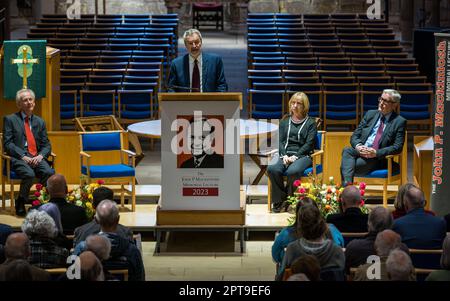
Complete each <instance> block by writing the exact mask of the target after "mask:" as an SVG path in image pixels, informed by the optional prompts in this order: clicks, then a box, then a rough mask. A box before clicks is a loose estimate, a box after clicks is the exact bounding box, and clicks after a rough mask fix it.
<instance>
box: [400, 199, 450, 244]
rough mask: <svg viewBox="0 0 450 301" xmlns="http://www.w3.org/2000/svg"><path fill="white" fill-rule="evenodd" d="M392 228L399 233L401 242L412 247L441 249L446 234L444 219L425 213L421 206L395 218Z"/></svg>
mask: <svg viewBox="0 0 450 301" xmlns="http://www.w3.org/2000/svg"><path fill="white" fill-rule="evenodd" d="M392 230H394V231H395V232H397V233H398V234H400V236H401V237H402V242H403V243H405V244H406V245H407V246H408V247H409V248H412V249H441V248H442V243H443V241H444V238H445V236H446V234H447V233H446V231H447V227H446V222H445V220H444V219H443V218H440V217H436V216H432V215H430V214H427V213H425V211H424V210H423V209H422V208H417V209H413V210H411V211H409V212H408V213H407V214H406V215H405V216H403V217H400V218H399V219H396V220H395V221H394V225H393V227H392Z"/></svg>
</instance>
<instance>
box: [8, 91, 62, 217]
mask: <svg viewBox="0 0 450 301" xmlns="http://www.w3.org/2000/svg"><path fill="white" fill-rule="evenodd" d="M16 104H17V107H18V108H19V109H20V111H19V112H17V113H14V114H11V115H8V116H5V117H4V120H3V143H4V149H5V151H6V153H7V154H8V155H9V156H11V165H12V166H11V168H12V170H13V171H14V172H15V173H16V174H17V176H18V177H19V178H20V179H21V180H22V181H21V183H20V192H19V197H18V198H17V200H16V214H17V215H18V216H25V203H26V202H27V201H28V195H29V193H30V188H31V186H32V185H33V179H34V178H35V177H36V176H37V177H39V183H42V184H44V185H46V183H47V179H48V178H49V177H50V176H51V175H53V174H54V173H55V172H54V170H53V169H51V168H50V166H49V165H48V163H47V161H46V160H45V159H46V158H47V157H48V156H49V155H50V152H51V146H50V141H49V140H48V136H47V129H46V126H45V122H44V120H43V119H42V118H40V117H38V116H36V115H33V110H34V107H35V94H34V92H33V91H32V90H30V89H22V90H19V91H18V92H17V94H16ZM12 201H13V200H11V202H12Z"/></svg>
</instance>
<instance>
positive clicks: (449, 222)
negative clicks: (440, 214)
mask: <svg viewBox="0 0 450 301" xmlns="http://www.w3.org/2000/svg"><path fill="white" fill-rule="evenodd" d="M444 219H445V222H446V223H447V232H450V213H449V214H447V215H446V216H444Z"/></svg>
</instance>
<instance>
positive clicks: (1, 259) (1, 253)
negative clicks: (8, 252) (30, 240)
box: [0, 245, 6, 264]
mask: <svg viewBox="0 0 450 301" xmlns="http://www.w3.org/2000/svg"><path fill="white" fill-rule="evenodd" d="M5 259H6V258H5V249H4V248H3V245H0V264H2V263H3V262H5Z"/></svg>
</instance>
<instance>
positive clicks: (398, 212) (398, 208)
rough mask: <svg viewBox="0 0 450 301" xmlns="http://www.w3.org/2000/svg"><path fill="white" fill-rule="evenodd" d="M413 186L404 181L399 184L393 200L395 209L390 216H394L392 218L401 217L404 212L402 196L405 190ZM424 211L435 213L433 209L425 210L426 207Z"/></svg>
mask: <svg viewBox="0 0 450 301" xmlns="http://www.w3.org/2000/svg"><path fill="white" fill-rule="evenodd" d="M413 186H414V184H411V183H406V184H403V185H402V186H400V188H399V189H398V192H397V196H396V197H395V201H394V208H395V210H394V211H392V216H393V217H394V219H397V218H399V217H402V216H404V215H405V214H406V210H405V202H404V197H405V193H406V191H408V190H409V189H410V188H411V187H413ZM424 211H425V213H427V214H430V215H436V214H435V213H434V212H433V211H430V210H426V209H424Z"/></svg>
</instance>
